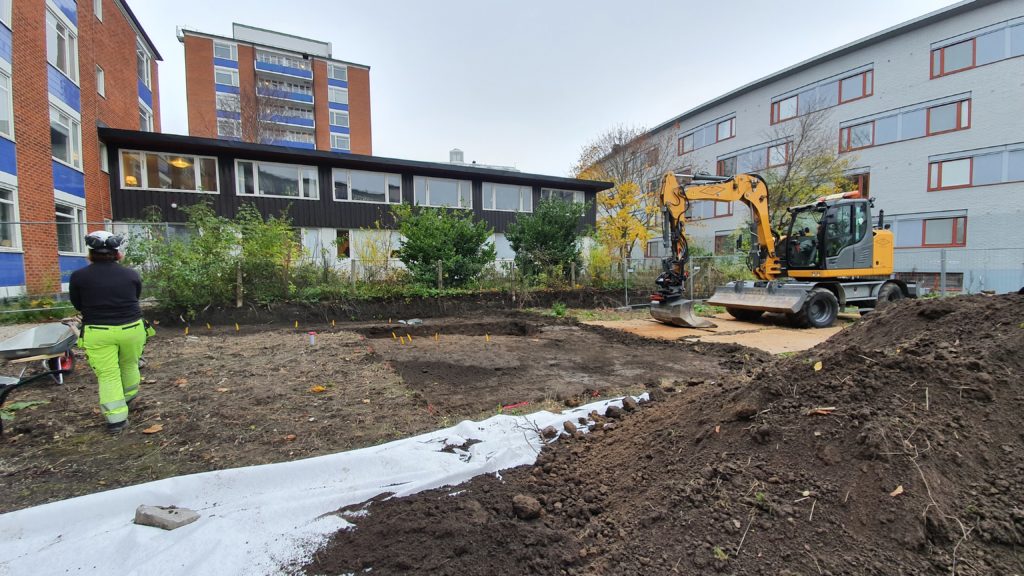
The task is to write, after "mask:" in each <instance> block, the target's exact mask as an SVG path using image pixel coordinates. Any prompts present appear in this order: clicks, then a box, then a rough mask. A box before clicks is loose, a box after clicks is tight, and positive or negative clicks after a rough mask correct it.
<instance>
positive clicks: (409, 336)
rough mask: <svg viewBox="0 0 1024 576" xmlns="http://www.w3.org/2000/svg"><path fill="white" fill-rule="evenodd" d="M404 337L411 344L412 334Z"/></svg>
mask: <svg viewBox="0 0 1024 576" xmlns="http://www.w3.org/2000/svg"><path fill="white" fill-rule="evenodd" d="M405 337H406V338H408V339H409V342H410V343H412V334H406V335H405Z"/></svg>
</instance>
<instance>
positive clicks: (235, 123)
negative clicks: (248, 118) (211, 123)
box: [217, 118, 242, 138]
mask: <svg viewBox="0 0 1024 576" xmlns="http://www.w3.org/2000/svg"><path fill="white" fill-rule="evenodd" d="M217 136H221V137H223V138H241V137H242V121H241V120H232V119H230V118H217Z"/></svg>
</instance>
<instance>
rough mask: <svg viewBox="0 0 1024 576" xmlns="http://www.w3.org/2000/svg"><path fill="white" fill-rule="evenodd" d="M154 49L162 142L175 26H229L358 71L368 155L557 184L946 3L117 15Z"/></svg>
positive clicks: (172, 108) (135, 1)
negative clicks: (616, 140) (723, 100)
mask: <svg viewBox="0 0 1024 576" xmlns="http://www.w3.org/2000/svg"><path fill="white" fill-rule="evenodd" d="M128 2H129V4H130V5H131V7H132V10H133V11H134V12H135V13H136V16H138V18H139V20H140V21H141V22H142V25H143V27H145V29H146V32H147V33H148V34H149V35H150V37H151V38H152V39H153V42H154V43H156V46H157V49H158V50H159V51H160V53H161V55H162V56H163V58H164V61H163V62H162V63H161V64H160V95H161V102H160V108H161V115H162V121H163V130H164V131H165V132H175V133H183V134H184V133H187V132H188V121H187V115H186V103H185V74H184V48H183V46H182V45H181V44H180V43H179V42H178V41H177V39H176V37H175V27H176V26H185V27H188V28H193V29H197V30H201V31H204V32H210V33H213V34H220V35H224V36H230V35H231V23H232V22H240V23H243V24H249V25H252V26H258V27H261V28H268V29H271V30H277V31H280V32H286V33H289V34H296V35H299V36H306V37H309V38H314V39H317V40H323V41H328V42H331V44H332V47H333V52H334V57H335V58H338V59H341V60H348V61H350V62H358V63H360V64H366V65H368V66H370V68H371V69H370V95H371V102H372V104H371V106H372V114H373V152H374V154H375V155H377V156H389V157H395V158H404V159H410V160H426V161H442V162H443V161H447V159H448V150H449V149H451V148H456V147H457V148H461V149H462V150H464V151H465V152H466V160H467V161H469V160H476V161H477V162H479V163H482V164H500V165H512V166H516V167H518V168H519V169H520V170H523V171H527V172H537V173H543V174H552V175H566V174H567V173H568V171H569V169H570V167H571V166H572V164H573V162H574V161H575V160H576V158H577V156H578V154H579V151H580V149H581V148H582V146H583V145H584V144H585V143H587V142H589V141H591V140H593V139H594V138H595V137H596V136H598V135H599V134H600V133H602V132H603V131H605V130H607V129H608V128H611V127H613V126H615V125H617V124H626V125H632V126H647V127H651V126H655V125H657V124H659V123H661V122H663V121H665V120H668V119H669V118H671V117H673V116H675V115H676V114H679V113H681V112H684V111H685V110H688V109H689V108H692V107H694V106H696V105H697V104H700V103H701V102H704V101H706V100H709V99H711V98H713V97H715V96H717V95H720V94H722V93H724V92H727V91H729V90H731V89H733V88H736V87H738V86H740V85H743V84H746V83H747V82H750V81H751V80H754V79H757V78H760V77H762V76H765V75H767V74H770V73H772V72H774V71H776V70H779V69H781V68H784V67H786V66H789V65H791V64H795V63H796V62H799V61H801V60H805V59H807V58H810V57H812V56H814V55H816V54H819V53H821V52H824V51H827V50H829V49H831V48H835V47H837V46H840V45H842V44H845V43H847V42H850V41H853V40H856V39H858V38H861V37H863V36H866V35H868V34H872V33H874V32H877V31H879V30H882V29H884V28H888V27H890V26H893V25H895V24H898V23H900V22H903V21H905V20H909V19H911V18H914V17H917V16H920V15H922V14H925V13H927V12H931V11H933V10H936V9H939V8H941V7H943V6H947V5H949V4H952V3H953V2H952V1H950V0H857V1H856V2H831V1H827V0H824V1H823V0H774V1H770V2H768V1H755V0H746V1H742V0H718V1H713V2H697V1H694V0H686V1H682V0H677V1H672V0H631V1H628V2H627V1H622V0H620V1H618V2H615V1H612V0H515V1H513V0H503V1H495V0H475V1H470V0H451V1H448V0H445V1H442V0H374V1H361V2H355V1H342V0H333V1H332V0H290V1H282V0H273V1H271V0H175V1H174V2H167V1H165V0H128Z"/></svg>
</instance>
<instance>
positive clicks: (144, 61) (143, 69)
mask: <svg viewBox="0 0 1024 576" xmlns="http://www.w3.org/2000/svg"><path fill="white" fill-rule="evenodd" d="M135 62H136V65H137V66H138V72H139V81H140V82H142V83H143V84H144V85H145V86H146V88H150V87H151V84H150V83H149V82H150V77H149V76H150V72H151V70H150V65H149V50H148V49H147V48H146V45H145V44H143V43H142V39H141V38H139V39H137V40H136V42H135Z"/></svg>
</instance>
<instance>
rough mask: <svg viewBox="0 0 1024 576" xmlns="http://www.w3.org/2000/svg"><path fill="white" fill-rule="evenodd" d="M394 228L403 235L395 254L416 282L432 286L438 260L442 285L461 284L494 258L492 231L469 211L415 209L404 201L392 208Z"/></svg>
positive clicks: (476, 274) (475, 274)
mask: <svg viewBox="0 0 1024 576" xmlns="http://www.w3.org/2000/svg"><path fill="white" fill-rule="evenodd" d="M392 210H393V213H394V215H395V218H396V219H397V220H398V231H399V232H401V234H402V236H404V237H405V241H404V242H403V243H402V247H401V248H399V249H398V257H399V259H401V261H402V263H404V264H405V266H406V267H407V268H408V269H409V271H410V272H412V275H413V278H414V279H415V280H416V282H418V283H420V284H423V285H427V286H430V285H434V284H435V283H436V282H437V262H438V261H439V260H440V261H441V272H442V279H443V280H444V285H445V286H453V287H454V286H462V285H464V284H466V283H467V282H470V281H471V280H473V279H475V278H476V277H477V276H478V275H479V274H480V272H481V271H483V269H484V267H485V266H487V265H488V264H490V263H491V262H493V261H494V257H495V254H496V252H495V249H494V245H493V244H491V243H488V242H487V240H488V238H490V236H491V233H492V230H491V228H490V227H489V226H488V225H487V223H486V222H483V221H474V220H473V215H472V213H471V212H468V211H466V212H462V211H459V210H455V209H447V208H416V209H413V208H412V207H411V206H409V205H407V204H402V205H399V206H395V207H394V208H392Z"/></svg>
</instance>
